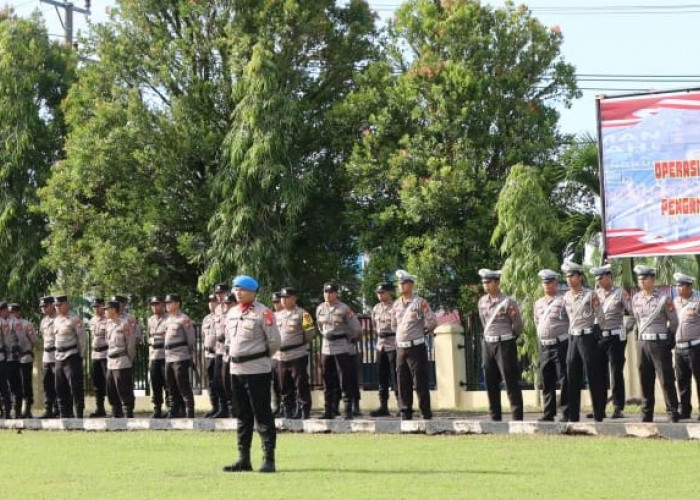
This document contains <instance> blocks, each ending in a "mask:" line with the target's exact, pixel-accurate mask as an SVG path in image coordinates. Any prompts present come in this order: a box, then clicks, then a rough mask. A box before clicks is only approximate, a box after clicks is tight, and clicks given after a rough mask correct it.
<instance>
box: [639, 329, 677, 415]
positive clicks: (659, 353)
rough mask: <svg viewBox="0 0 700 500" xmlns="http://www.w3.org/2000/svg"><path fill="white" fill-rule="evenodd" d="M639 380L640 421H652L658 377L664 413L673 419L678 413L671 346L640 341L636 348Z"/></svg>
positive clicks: (659, 342) (659, 341) (662, 341)
mask: <svg viewBox="0 0 700 500" xmlns="http://www.w3.org/2000/svg"><path fill="white" fill-rule="evenodd" d="M637 352H638V355H637V359H638V365H637V367H638V368H639V380H640V382H641V385H642V421H643V422H652V421H653V420H654V404H655V402H656V400H655V397H654V386H655V384H656V376H657V375H658V377H659V383H660V384H661V390H662V391H663V393H664V400H665V402H666V413H667V414H668V415H669V417H670V418H672V419H673V418H674V416H675V415H677V413H678V394H677V393H676V385H675V383H676V377H675V375H674V373H673V361H672V359H671V344H670V342H669V341H668V340H640V341H639V342H638V348H637Z"/></svg>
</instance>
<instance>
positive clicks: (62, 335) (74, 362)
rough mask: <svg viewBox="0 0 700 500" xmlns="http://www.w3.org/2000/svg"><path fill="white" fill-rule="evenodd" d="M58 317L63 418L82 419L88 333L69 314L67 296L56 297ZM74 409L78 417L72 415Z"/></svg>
mask: <svg viewBox="0 0 700 500" xmlns="http://www.w3.org/2000/svg"><path fill="white" fill-rule="evenodd" d="M54 304H55V306H56V318H55V319H54V324H53V325H54V332H55V335H56V336H55V342H56V395H57V397H58V407H59V410H60V414H61V418H73V416H74V415H75V416H76V417H78V418H83V409H84V408H85V392H84V390H83V359H84V357H85V348H86V340H85V331H84V329H83V320H81V319H80V318H79V317H78V316H76V315H75V314H73V313H72V312H70V306H69V304H68V297H67V296H66V295H57V296H55V297H54ZM73 406H75V414H74V413H73Z"/></svg>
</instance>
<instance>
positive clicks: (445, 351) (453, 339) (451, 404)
mask: <svg viewBox="0 0 700 500" xmlns="http://www.w3.org/2000/svg"><path fill="white" fill-rule="evenodd" d="M434 333H435V373H436V379H437V380H436V382H437V395H436V396H437V397H436V401H435V404H434V406H435V407H437V408H457V407H458V406H459V405H460V400H461V393H462V387H461V386H460V385H459V384H460V382H461V381H462V380H464V378H465V376H466V373H467V372H466V363H465V360H464V347H463V346H464V328H462V326H461V325H455V324H451V323H449V324H444V325H440V326H438V327H437V328H436V329H435V332H434ZM460 346H462V347H460Z"/></svg>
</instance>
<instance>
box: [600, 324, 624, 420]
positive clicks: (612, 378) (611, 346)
mask: <svg viewBox="0 0 700 500" xmlns="http://www.w3.org/2000/svg"><path fill="white" fill-rule="evenodd" d="M600 348H601V354H602V360H601V362H602V363H603V367H604V369H605V382H606V387H607V384H608V383H609V384H610V385H609V386H610V389H611V391H612V400H613V406H614V407H615V409H616V410H619V411H622V410H624V409H625V361H626V360H625V350H626V349H627V341H626V340H620V337H619V336H618V335H611V336H610V337H606V338H605V339H604V340H603V342H602V343H601V345H600Z"/></svg>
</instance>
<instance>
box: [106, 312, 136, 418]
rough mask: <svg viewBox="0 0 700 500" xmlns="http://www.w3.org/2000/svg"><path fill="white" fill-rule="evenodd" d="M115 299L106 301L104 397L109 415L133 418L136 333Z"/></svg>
mask: <svg viewBox="0 0 700 500" xmlns="http://www.w3.org/2000/svg"><path fill="white" fill-rule="evenodd" d="M119 311H120V304H119V302H118V301H111V300H110V301H109V302H107V308H106V314H107V333H106V340H107V345H108V350H107V357H108V360H107V396H108V398H109V404H110V405H111V406H112V416H113V417H115V418H122V417H124V415H125V414H126V418H134V402H135V399H134V376H133V373H132V366H133V360H134V356H136V342H137V339H136V335H135V332H134V329H133V326H132V322H131V321H130V320H129V319H128V318H125V317H124V316H120V314H119Z"/></svg>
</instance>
